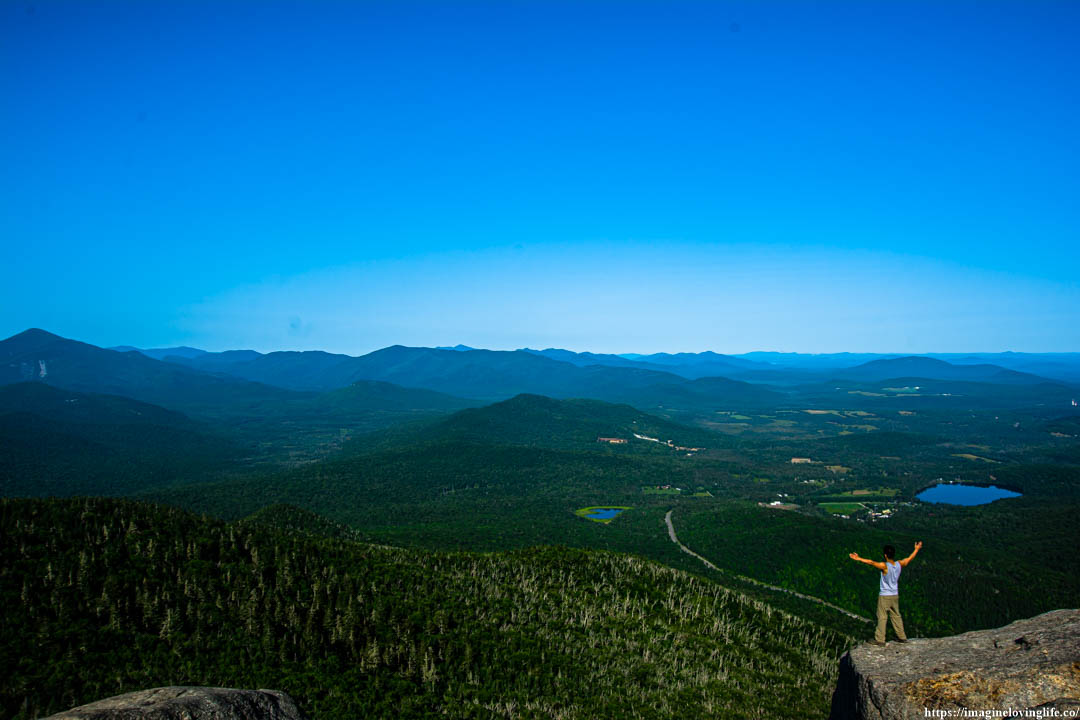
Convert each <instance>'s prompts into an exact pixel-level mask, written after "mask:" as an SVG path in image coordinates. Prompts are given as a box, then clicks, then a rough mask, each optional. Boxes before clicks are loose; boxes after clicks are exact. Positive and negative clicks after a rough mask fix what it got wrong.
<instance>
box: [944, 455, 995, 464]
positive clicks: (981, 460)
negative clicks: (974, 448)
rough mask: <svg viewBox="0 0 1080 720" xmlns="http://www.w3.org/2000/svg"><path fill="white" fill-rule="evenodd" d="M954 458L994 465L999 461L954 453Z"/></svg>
mask: <svg viewBox="0 0 1080 720" xmlns="http://www.w3.org/2000/svg"><path fill="white" fill-rule="evenodd" d="M952 456H953V457H958V458H964V459H965V460H974V461H977V462H984V463H994V464H997V463H998V461H997V460H991V459H990V458H984V457H982V456H981V455H972V454H971V453H953V454H952Z"/></svg>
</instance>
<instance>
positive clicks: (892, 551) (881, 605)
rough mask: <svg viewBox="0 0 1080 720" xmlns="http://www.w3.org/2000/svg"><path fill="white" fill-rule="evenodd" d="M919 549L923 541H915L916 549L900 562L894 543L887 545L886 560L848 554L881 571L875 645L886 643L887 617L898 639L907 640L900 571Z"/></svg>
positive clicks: (899, 640)
mask: <svg viewBox="0 0 1080 720" xmlns="http://www.w3.org/2000/svg"><path fill="white" fill-rule="evenodd" d="M919 550H922V542H917V543H915V549H914V550H912V551H911V554H910V555H908V556H907V557H906V558H904V559H903V560H901V561H900V562H897V561H896V560H895V559H894V558H895V557H896V548H894V547H893V546H892V545H886V546H885V548H884V553H885V562H877V561H874V560H870V559H869V558H864V557H859V554H858V553H851V554H850V555H848V557H849V558H851V559H852V560H855V561H856V562H861V563H866V564H867V565H873V566H874V567H876V568H877V569H878V570H880V571H881V582H880V584H879V590H878V601H877V631H876V632H875V633H874V640H873V643H874V645H884V644H885V618H886V617H888V618H889V619H890V620H892V627H893V630H894V631H895V632H896V641H897V642H902V643H906V642H907V635H906V634H905V633H904V619H903V618H902V617H900V586H899V583H900V571H901V570H902V569H903V568H906V567H907V564H908V563H909V562H911V561H912V560H914V559H915V556H916V555H918V554H919Z"/></svg>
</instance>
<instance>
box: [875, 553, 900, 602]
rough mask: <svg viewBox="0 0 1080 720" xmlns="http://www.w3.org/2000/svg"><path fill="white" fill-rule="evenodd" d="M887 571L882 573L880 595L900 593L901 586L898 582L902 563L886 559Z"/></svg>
mask: <svg viewBox="0 0 1080 720" xmlns="http://www.w3.org/2000/svg"><path fill="white" fill-rule="evenodd" d="M885 567H886V568H887V569H886V570H885V572H883V573H881V586H880V588H881V589H880V590H879V591H878V595H899V594H900V588H899V587H897V583H898V582H899V580H900V563H898V562H894V561H889V560H886V561H885Z"/></svg>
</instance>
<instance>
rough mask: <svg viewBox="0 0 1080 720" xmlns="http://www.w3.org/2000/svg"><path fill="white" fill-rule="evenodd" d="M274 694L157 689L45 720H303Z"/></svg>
mask: <svg viewBox="0 0 1080 720" xmlns="http://www.w3.org/2000/svg"><path fill="white" fill-rule="evenodd" d="M304 718H305V716H304V715H303V714H301V712H300V710H299V709H298V708H297V707H296V703H295V702H293V699H292V698H291V697H289V696H288V695H286V694H285V693H283V692H278V691H277V690H232V689H229V688H208V687H160V688H154V689H153V690H139V691H137V692H131V693H127V694H125V695H117V696H116V697H111V698H106V699H105V700H98V701H97V702H92V703H90V704H89V705H81V706H79V707H77V708H72V709H71V710H66V711H64V712H61V713H57V714H56V715H50V716H49V717H48V718H46V719H45V720H304Z"/></svg>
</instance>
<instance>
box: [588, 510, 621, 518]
mask: <svg viewBox="0 0 1080 720" xmlns="http://www.w3.org/2000/svg"><path fill="white" fill-rule="evenodd" d="M624 509H625V508H592V509H591V510H589V512H587V513H585V517H587V518H589V519H590V520H610V519H611V518H613V517H615V516H616V515H618V514H619V513H621V512H622V511H623V510H624Z"/></svg>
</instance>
